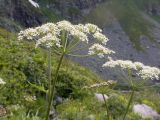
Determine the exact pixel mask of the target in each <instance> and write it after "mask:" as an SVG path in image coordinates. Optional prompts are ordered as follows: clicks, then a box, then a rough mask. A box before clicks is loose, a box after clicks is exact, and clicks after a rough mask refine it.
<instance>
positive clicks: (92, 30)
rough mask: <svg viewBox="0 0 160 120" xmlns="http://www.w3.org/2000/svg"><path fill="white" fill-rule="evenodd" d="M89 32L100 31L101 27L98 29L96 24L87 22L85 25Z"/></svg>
mask: <svg viewBox="0 0 160 120" xmlns="http://www.w3.org/2000/svg"><path fill="white" fill-rule="evenodd" d="M85 26H86V27H87V28H88V30H89V32H90V33H95V32H102V29H100V28H99V27H98V26H97V25H94V24H91V23H88V24H86V25H85Z"/></svg>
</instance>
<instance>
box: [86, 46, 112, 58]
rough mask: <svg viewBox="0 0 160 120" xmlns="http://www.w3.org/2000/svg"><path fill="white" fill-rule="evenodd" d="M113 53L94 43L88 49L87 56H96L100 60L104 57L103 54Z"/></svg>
mask: <svg viewBox="0 0 160 120" xmlns="http://www.w3.org/2000/svg"><path fill="white" fill-rule="evenodd" d="M111 53H115V52H114V51H112V50H110V49H108V48H106V47H103V46H102V45H101V44H98V43H95V44H93V45H92V46H91V47H90V48H89V52H88V54H89V55H95V54H97V55H98V56H99V57H100V58H102V57H104V55H105V54H111Z"/></svg>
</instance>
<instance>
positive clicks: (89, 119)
mask: <svg viewBox="0 0 160 120" xmlns="http://www.w3.org/2000/svg"><path fill="white" fill-rule="evenodd" d="M87 120H95V117H94V115H92V114H91V115H89V116H88V117H87Z"/></svg>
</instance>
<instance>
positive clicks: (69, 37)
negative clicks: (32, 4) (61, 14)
mask: <svg viewBox="0 0 160 120" xmlns="http://www.w3.org/2000/svg"><path fill="white" fill-rule="evenodd" d="M101 32H102V30H101V29H100V28H99V27H98V26H96V25H93V24H90V23H88V24H85V25H83V24H78V25H73V24H71V23H70V22H69V21H66V20H63V21H60V22H57V23H46V24H44V25H41V26H39V27H35V28H28V29H26V30H24V31H20V33H19V34H18V39H19V40H22V39H27V40H34V41H35V42H36V47H38V46H39V45H40V46H45V47H52V46H56V47H58V48H59V47H61V48H62V49H63V48H65V49H67V47H68V49H70V48H69V47H71V49H72V50H73V49H74V48H75V47H77V46H78V44H80V43H81V42H84V43H85V44H87V46H89V45H88V43H89V39H88V36H91V37H92V38H95V39H96V40H97V41H98V43H95V44H93V45H92V46H91V47H89V52H88V53H89V55H93V54H97V55H98V56H99V57H104V55H105V54H111V53H114V51H111V50H109V49H108V48H105V47H104V46H102V45H101V44H106V43H107V41H108V38H107V37H106V36H105V35H103V34H102V33H101ZM97 41H96V42H97ZM100 43H101V44H100ZM71 44H73V45H71ZM67 45H68V46H67ZM72 47H74V48H72ZM70 52H72V51H70Z"/></svg>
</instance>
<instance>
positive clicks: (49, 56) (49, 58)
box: [47, 48, 52, 101]
mask: <svg viewBox="0 0 160 120" xmlns="http://www.w3.org/2000/svg"><path fill="white" fill-rule="evenodd" d="M48 81H49V91H48V96H47V99H48V101H49V96H50V94H51V87H52V82H51V48H49V49H48Z"/></svg>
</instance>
